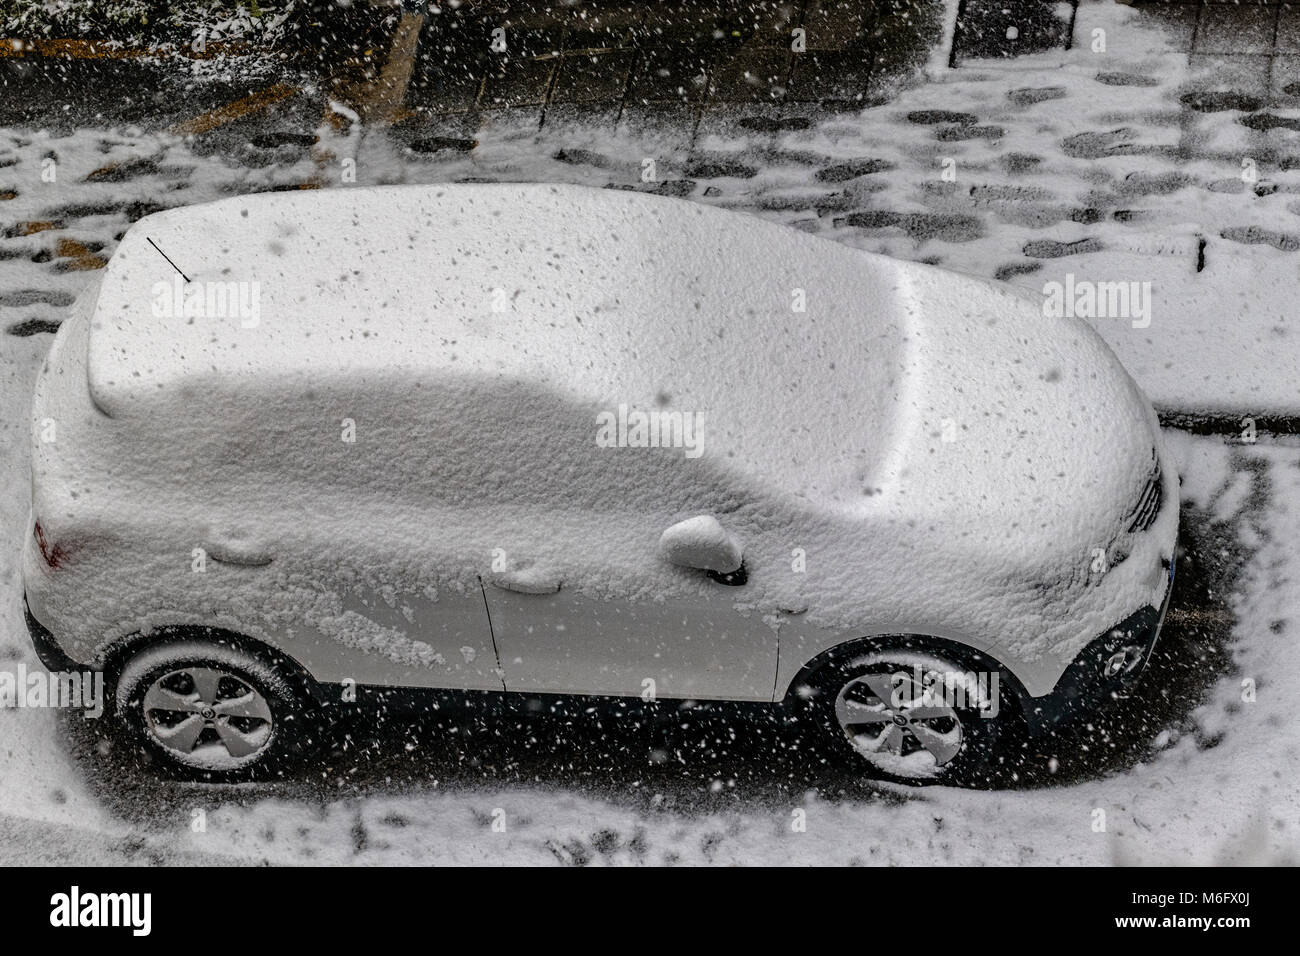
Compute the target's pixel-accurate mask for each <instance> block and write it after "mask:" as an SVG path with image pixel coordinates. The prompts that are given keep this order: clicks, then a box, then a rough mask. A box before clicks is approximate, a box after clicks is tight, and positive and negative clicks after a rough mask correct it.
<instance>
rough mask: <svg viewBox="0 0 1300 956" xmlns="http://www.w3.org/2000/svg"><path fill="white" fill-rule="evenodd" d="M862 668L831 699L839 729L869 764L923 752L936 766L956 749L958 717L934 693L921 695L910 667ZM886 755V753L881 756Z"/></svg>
mask: <svg viewBox="0 0 1300 956" xmlns="http://www.w3.org/2000/svg"><path fill="white" fill-rule="evenodd" d="M896 673H897V674H898V675H899V677H898V678H897V679H896V678H895V677H894V674H893V673H876V674H863V675H861V676H860V677H855V678H853V680H851V681H849V682H848V683H847V684H845V685H844V686H843V687H842V688H840V692H839V695H838V696H837V697H836V699H835V717H836V719H837V720H838V721H839V724H840V729H841V730H843V731H844V735H845V736H846V737H847V738H848V740H849V743H851V744H852V745H853V746H854V748H855V749H856V750H857V751H858V753H860V754H862V755H863V756H864V757H866V758H867V759H868V760H870V761H871V762H872V763H875V764H884V763H886V762H887V761H888V758H889V757H893V758H898V757H908V756H911V755H912V754H914V753H919V752H922V751H924V752H926V753H928V754H929V755H930V756H931V757H933V758H934V765H935V766H936V767H942V766H943V765H944V764H946V763H947V762H948V761H950V760H952V758H953V757H955V756H957V753H958V751H960V750H961V740H962V733H961V718H960V717H959V716H958V714H957V711H956V710H955V709H954V708H952V707H950V706H948V705H947V704H946V703H943V702H942V701H940V700H936V699H931V698H932V697H933V696H934V695H927V696H923V690H924V688H922V687H920V686H918V685H917V682H916V680H915V678H914V676H913V672H912V670H911V669H910V668H902V667H900V668H899V669H898V671H897V672H896ZM886 755H888V756H886Z"/></svg>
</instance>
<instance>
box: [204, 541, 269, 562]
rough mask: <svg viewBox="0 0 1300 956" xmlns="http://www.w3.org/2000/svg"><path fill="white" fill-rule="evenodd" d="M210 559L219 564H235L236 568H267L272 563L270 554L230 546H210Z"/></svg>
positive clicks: (208, 549)
mask: <svg viewBox="0 0 1300 956" xmlns="http://www.w3.org/2000/svg"><path fill="white" fill-rule="evenodd" d="M207 551H208V557H209V558H212V559H213V561H214V562H217V563H218V564H234V566H235V567H266V564H269V563H270V561H272V558H270V555H269V554H264V553H261V551H257V550H253V549H251V548H231V546H230V545H222V544H209V545H208V548H207Z"/></svg>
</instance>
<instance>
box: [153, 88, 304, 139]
mask: <svg viewBox="0 0 1300 956" xmlns="http://www.w3.org/2000/svg"><path fill="white" fill-rule="evenodd" d="M297 92H298V87H296V86H290V85H289V84H288V83H276V84H275V85H274V86H268V87H267V88H266V89H264V90H259V91H258V92H256V93H253V94H251V95H249V96H245V97H244V98H243V99H241V100H235V101H234V102H233V103H227V104H226V105H225V106H218V107H217V108H216V109H213V110H208V112H206V113H203V114H200V115H199V116H196V117H194V119H191V120H186V121H185V122H183V123H177V124H176V125H175V126H173V127H172V128H171V132H173V133H175V134H176V135H177V136H197V135H199V134H200V133H206V132H208V131H209V130H214V129H216V128H217V127H218V126H224V125H225V124H226V123H231V122H234V121H235V120H237V119H240V118H242V117H244V116H247V115H249V114H250V113H256V112H257V111H258V110H264V109H266V108H267V107H268V106H272V105H274V104H276V103H278V102H280V101H281V100H284V99H288V98H289V97H290V96H293V95H294V94H295V93H297Z"/></svg>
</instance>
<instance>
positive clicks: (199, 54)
mask: <svg viewBox="0 0 1300 956" xmlns="http://www.w3.org/2000/svg"><path fill="white" fill-rule="evenodd" d="M257 52H260V51H259V50H258V48H257V46H256V45H255V44H252V43H248V42H245V41H243V40H213V41H210V42H208V43H206V44H204V46H203V49H202V50H194V49H191V48H190V46H189V45H188V44H178V45H175V46H166V47H158V48H156V49H149V48H147V47H138V46H130V47H128V46H110V45H109V44H107V43H102V42H97V41H95V40H71V39H63V40H19V39H9V40H3V39H0V57H4V56H14V57H22V56H46V57H61V58H63V59H69V60H137V59H141V58H142V57H147V56H182V57H185V58H186V59H190V60H212V59H215V58H217V57H219V56H251V55H252V54H254V53H257Z"/></svg>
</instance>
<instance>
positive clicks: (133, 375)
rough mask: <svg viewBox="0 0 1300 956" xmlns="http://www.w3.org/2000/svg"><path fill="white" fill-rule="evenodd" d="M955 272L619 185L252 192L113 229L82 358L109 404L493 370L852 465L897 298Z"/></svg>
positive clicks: (876, 392)
mask: <svg viewBox="0 0 1300 956" xmlns="http://www.w3.org/2000/svg"><path fill="white" fill-rule="evenodd" d="M169 260H170V261H169ZM173 263H174V266H173ZM182 272H183V273H184V275H185V277H186V280H188V281H186V280H182V279H181V276H180V273H182ZM951 278H952V277H951V276H950V275H948V274H945V273H942V272H940V271H938V270H932V269H928V268H926V267H922V266H917V265H913V264H908V263H901V262H897V261H895V260H891V259H888V258H885V257H880V256H874V255H870V254H867V253H863V252H860V251H857V250H853V249H850V248H846V247H843V246H841V245H839V244H836V243H832V242H827V241H825V240H821V239H817V238H814V237H811V236H807V235H805V234H803V233H801V232H799V231H797V230H795V229H791V228H788V227H783V226H779V225H775V224H771V223H766V222H763V221H761V220H758V219H755V218H752V217H749V216H745V215H741V214H737V213H732V212H728V211H724V210H718V209H714V208H711V207H709V206H706V205H702V204H698V203H692V202H685V201H680V200H674V199H666V198H662V197H657V196H651V195H644V194H640V193H635V192H630V191H623V190H602V189H591V188H583V187H577V186H562V185H530V184H521V185H506V184H502V185H478V184H475V185H445V186H402V187H378V188H355V189H347V188H339V189H333V190H326V191H321V192H295V193H276V194H264V195H254V196H247V197H239V198H233V199H228V200H222V201H220V202H215V203H209V204H205V205H199V206H191V207H186V208H180V209H175V210H170V211H167V212H162V213H158V214H155V215H152V216H149V217H147V218H146V219H143V220H141V221H140V222H139V223H137V224H136V225H135V226H134V227H133V228H132V229H131V230H130V231H129V232H128V233H127V235H126V236H125V237H124V238H123V240H122V242H121V245H120V246H119V248H118V250H117V252H116V253H115V255H114V256H113V258H112V261H111V262H110V263H109V266H108V268H107V270H106V273H105V275H104V279H103V284H102V287H101V291H100V296H99V301H98V304H97V306H96V309H95V312H94V315H93V317H92V320H91V331H90V337H89V350H88V351H89V354H88V376H89V384H90V390H91V394H92V396H93V398H94V400H95V403H96V405H97V406H98V407H99V408H100V409H101V410H102V411H104V412H105V413H106V414H108V415H110V416H112V417H115V418H119V417H120V418H130V417H133V416H135V415H148V416H150V417H155V416H156V414H157V413H158V412H159V411H160V410H163V411H164V413H165V409H166V407H167V405H168V403H171V405H172V407H173V408H183V407H184V406H183V403H184V401H187V400H188V401H194V400H196V399H195V396H196V395H202V394H203V393H204V391H205V390H218V391H224V392H227V393H229V392H231V391H232V390H233V391H236V392H237V391H238V390H239V389H240V388H241V387H245V386H247V387H249V388H250V391H256V387H260V386H262V385H264V384H265V382H266V381H268V380H281V381H287V382H288V383H290V384H292V383H294V382H300V383H302V385H303V387H306V385H307V383H312V384H313V385H315V384H317V383H319V382H321V381H324V380H325V379H331V380H338V379H337V377H338V376H343V377H344V378H345V379H346V377H347V376H348V375H350V374H353V373H355V374H356V376H358V377H360V376H361V375H362V374H364V377H365V381H366V382H368V383H377V387H383V382H384V381H385V376H390V377H391V380H392V382H393V387H394V388H395V389H400V388H401V387H402V383H403V382H404V381H405V382H409V380H410V377H411V376H417V377H419V378H421V379H422V380H429V379H431V378H436V377H437V376H438V375H440V374H448V375H456V376H466V375H482V376H485V377H491V378H495V379H502V378H505V379H509V380H511V381H514V382H524V383H536V384H537V385H538V386H539V387H547V388H552V389H560V390H563V391H564V392H567V393H569V394H573V395H575V396H577V397H579V398H580V399H582V400H583V401H586V402H595V403H601V404H604V405H606V406H607V407H610V408H616V407H617V406H618V405H619V404H623V403H626V404H627V405H629V406H630V407H632V408H638V407H639V408H642V409H645V408H655V407H664V406H665V403H667V405H668V407H671V408H672V409H676V410H683V411H702V412H704V413H705V414H707V415H708V416H709V417H710V419H711V427H710V440H711V447H712V449H713V451H714V452H717V451H718V450H719V445H720V444H721V445H722V446H724V450H725V453H726V454H728V455H729V456H733V457H734V456H735V455H736V454H739V455H740V457H741V458H742V459H744V460H746V461H749V462H758V461H761V460H763V459H764V458H765V457H768V456H771V455H772V454H773V453H774V451H776V450H777V449H780V453H781V454H782V455H783V456H786V455H788V456H789V458H790V459H792V460H794V459H798V458H800V457H802V456H814V457H818V458H824V457H825V456H826V455H827V454H828V453H829V450H830V448H832V447H834V446H836V445H839V446H843V454H844V455H845V456H847V457H850V458H852V459H853V460H852V461H839V462H830V463H828V464H829V466H830V467H832V468H833V470H835V471H837V472H838V473H839V474H840V480H843V479H844V478H847V477H848V476H849V475H852V476H853V479H852V480H853V481H854V483H859V482H864V481H867V480H869V477H870V473H871V472H872V471H873V470H874V468H873V467H872V459H874V458H877V457H878V456H879V453H880V448H881V445H882V444H883V443H885V442H886V439H887V436H888V434H889V432H890V430H891V423H892V422H893V421H894V419H895V418H896V416H897V415H898V406H899V404H900V402H902V401H903V397H902V396H901V395H900V389H901V388H902V383H903V379H904V378H905V376H904V374H903V372H904V370H905V368H906V365H907V362H908V354H907V350H908V344H907V338H908V335H907V327H908V321H909V319H908V316H909V312H910V311H912V310H915V308H916V304H917V298H918V294H919V291H920V290H921V289H922V288H923V287H925V286H927V285H931V284H934V283H939V282H943V281H945V280H949V281H950V280H951ZM186 396H188V398H186ZM181 414H183V411H182V412H181ZM846 423H847V424H846ZM846 428H849V429H851V431H852V435H853V440H852V441H851V442H849V443H845V442H844V440H843V439H844V431H845V429H846ZM763 470H766V469H763ZM809 479H810V476H808V475H804V476H803V479H802V481H804V482H806V481H808V480H809ZM835 483H838V481H837V482H835ZM859 487H861V485H860V484H859Z"/></svg>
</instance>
